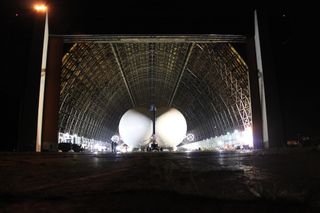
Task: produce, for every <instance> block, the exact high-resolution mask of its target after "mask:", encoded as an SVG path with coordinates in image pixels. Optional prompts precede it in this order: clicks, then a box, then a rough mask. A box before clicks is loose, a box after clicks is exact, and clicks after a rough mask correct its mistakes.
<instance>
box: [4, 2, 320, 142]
mask: <svg viewBox="0 0 320 213" xmlns="http://www.w3.org/2000/svg"><path fill="white" fill-rule="evenodd" d="M33 2H34V0H4V1H1V3H0V4H1V5H0V8H1V9H0V10H1V11H0V13H1V26H2V30H1V40H2V41H3V44H2V53H3V54H5V56H4V57H2V59H1V87H0V88H1V90H0V91H1V100H2V101H1V102H2V104H1V114H2V118H3V121H4V123H6V124H7V127H6V128H5V131H4V132H7V134H8V135H9V136H7V137H6V138H5V139H6V140H11V141H15V140H16V137H17V136H16V134H17V128H18V122H17V121H18V120H19V111H20V108H21V92H19V91H23V90H24V89H25V84H26V80H25V79H26V77H27V75H28V74H27V73H26V72H25V70H26V69H27V67H28V60H29V57H30V54H29V53H30V46H31V42H30V41H31V39H32V29H33V21H34V20H33V15H31V14H32V10H31V7H30V5H32V3H33ZM47 2H49V4H50V10H49V20H50V33H52V34H88V33H99V34H125V33H130V34H136V33H140V34H150V33H151V34H155V33H164V34H175V33H178V34H179V33H181V34H183V33H185V34H194V33H195V34H197V33H205V34H208V33H233V34H248V33H252V18H253V15H252V11H253V9H254V8H258V9H260V10H263V11H265V12H266V14H267V17H266V19H267V23H268V29H269V35H268V36H269V40H270V45H271V47H272V56H273V61H274V65H275V71H276V76H277V82H274V84H276V85H278V88H279V95H280V103H281V112H282V116H283V121H284V128H285V129H284V130H285V133H284V134H285V135H286V137H287V138H293V137H295V136H296V134H297V133H300V134H304V135H309V136H312V137H313V138H315V137H318V138H320V131H319V130H320V124H319V120H320V104H319V102H320V101H319V100H318V98H319V91H320V86H319V83H318V77H317V76H318V73H319V67H318V61H319V59H318V55H319V53H318V46H319V45H318V40H319V39H318V37H319V34H318V33H316V30H317V27H318V26H319V23H318V22H317V20H318V19H319V17H317V16H318V15H317V12H318V11H316V8H317V7H315V6H314V5H308V4H307V3H305V2H304V3H303V4H302V5H301V4H299V5H298V4H296V5H295V3H284V2H282V3H281V2H277V3H272V2H271V3H270V1H268V3H267V4H262V3H259V5H258V4H257V3H253V4H252V3H251V4H250V2H244V1H223V2H224V3H221V1H208V2H205V1H201V0H200V1H192V2H189V1H163V0H161V1H160V0H153V1H152V0H149V1H144V2H141V1H114V2H113V1H97V2H100V3H99V4H94V2H95V1H79V0H78V1H75V0H56V1H53V0H51V1H47ZM101 2H103V4H102V3H101ZM255 2H256V1H255ZM248 3H249V5H250V6H248ZM13 143H14V142H13Z"/></svg>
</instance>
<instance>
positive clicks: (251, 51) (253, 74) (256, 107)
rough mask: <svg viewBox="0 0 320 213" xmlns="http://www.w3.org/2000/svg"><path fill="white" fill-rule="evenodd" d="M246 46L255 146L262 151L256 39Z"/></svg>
mask: <svg viewBox="0 0 320 213" xmlns="http://www.w3.org/2000/svg"><path fill="white" fill-rule="evenodd" d="M246 45H247V46H246V49H247V65H248V67H249V85H250V98H251V111H252V134H253V135H252V136H253V146H254V148H255V149H262V148H264V146H263V138H262V133H263V131H262V114H261V103H260V94H259V82H258V69H257V62H256V53H255V45H254V39H253V38H252V37H249V38H247V42H246Z"/></svg>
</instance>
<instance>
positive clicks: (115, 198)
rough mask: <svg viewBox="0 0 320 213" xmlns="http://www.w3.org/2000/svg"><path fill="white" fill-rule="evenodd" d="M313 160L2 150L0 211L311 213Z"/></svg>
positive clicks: (315, 178) (319, 196)
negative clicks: (287, 212) (285, 212)
mask: <svg viewBox="0 0 320 213" xmlns="http://www.w3.org/2000/svg"><path fill="white" fill-rule="evenodd" d="M319 163H320V152H319V151H318V150H316V149H296V150H293V149H291V150H284V151H282V152H281V153H280V152H269V151H262V152H255V153H230V152H229V153H227V152H193V153H169V152H162V153H155V152H152V153H127V154H100V155H93V154H79V153H78V154H77V153H66V154H64V153H41V154H40V153H29V154H28V153H0V174H1V175H0V210H3V211H4V212H30V211H33V210H34V211H36V212H57V211H62V212H70V211H71V212H75V211H80V212H101V211H103V212H106V211H108V212H123V211H129V212H130V211H131V212H172V211H179V212H181V211H184V212H212V211H213V210H215V211H220V212H241V211H244V210H245V211H247V212H257V211H259V212H270V211H290V212H306V211H309V212H310V211H315V212H317V210H319V207H320V167H319V166H318V165H319ZM35 209H36V210H35Z"/></svg>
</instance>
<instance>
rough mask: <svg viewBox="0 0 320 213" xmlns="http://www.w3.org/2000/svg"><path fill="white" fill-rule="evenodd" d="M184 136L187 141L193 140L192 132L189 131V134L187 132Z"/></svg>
mask: <svg viewBox="0 0 320 213" xmlns="http://www.w3.org/2000/svg"><path fill="white" fill-rule="evenodd" d="M186 138H187V140H188V141H193V140H194V134H192V133H189V134H187V137H186Z"/></svg>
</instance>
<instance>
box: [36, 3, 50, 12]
mask: <svg viewBox="0 0 320 213" xmlns="http://www.w3.org/2000/svg"><path fill="white" fill-rule="evenodd" d="M33 9H34V10H35V11H37V12H40V13H44V12H47V10H48V7H47V5H45V4H35V5H34V6H33Z"/></svg>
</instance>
